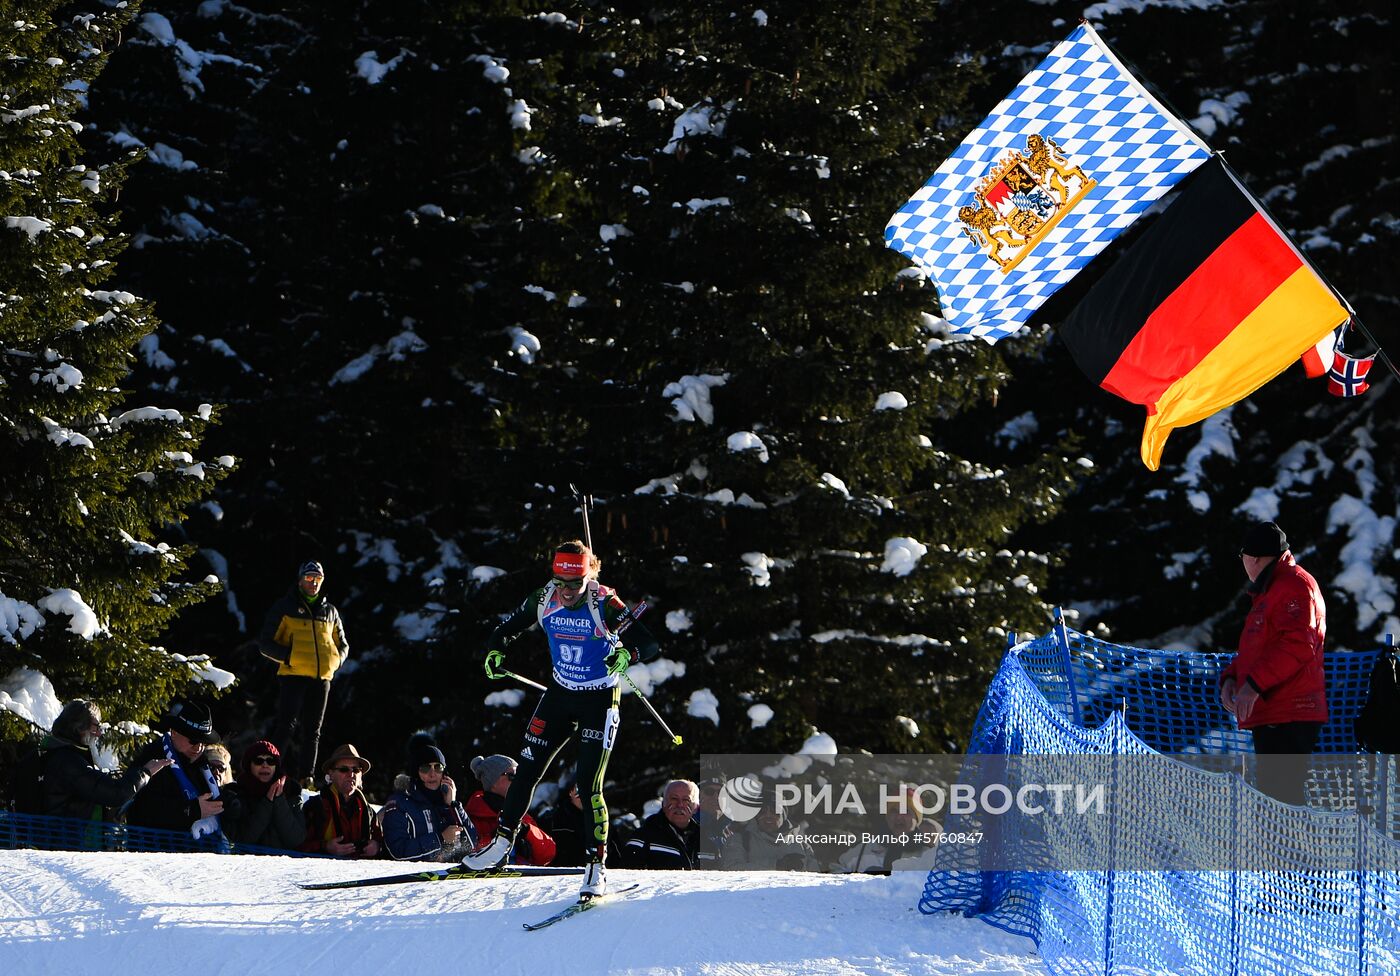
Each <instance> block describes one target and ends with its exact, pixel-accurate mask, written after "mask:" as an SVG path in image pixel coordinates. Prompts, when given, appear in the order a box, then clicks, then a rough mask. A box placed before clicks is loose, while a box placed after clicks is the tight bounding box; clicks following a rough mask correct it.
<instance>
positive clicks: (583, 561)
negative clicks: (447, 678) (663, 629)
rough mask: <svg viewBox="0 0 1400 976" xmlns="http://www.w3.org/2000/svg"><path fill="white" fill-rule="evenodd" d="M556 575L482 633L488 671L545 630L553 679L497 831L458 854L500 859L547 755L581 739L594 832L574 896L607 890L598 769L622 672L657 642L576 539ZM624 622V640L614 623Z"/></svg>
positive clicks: (581, 774) (498, 674) (650, 654)
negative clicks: (521, 640)
mask: <svg viewBox="0 0 1400 976" xmlns="http://www.w3.org/2000/svg"><path fill="white" fill-rule="evenodd" d="M551 568H552V569H553V571H554V577H553V579H551V580H550V581H549V582H548V583H546V584H545V585H544V586H542V587H540V588H539V589H537V590H535V591H533V592H532V593H531V594H530V595H529V596H527V597H526V598H525V602H523V603H522V604H520V606H519V607H517V608H516V609H515V611H514V612H513V613H512V614H511V615H510V616H509V617H507V618H506V619H505V620H504V621H502V623H501V625H500V626H498V627H497V628H496V629H495V631H493V632H492V634H491V636H490V637H489V638H487V641H486V647H487V651H486V660H485V662H484V663H485V665H486V675H487V677H489V678H493V679H494V678H503V677H506V673H505V672H503V671H500V670H497V669H498V668H500V667H501V665H502V664H503V663H504V661H505V648H506V647H507V646H508V645H509V644H510V642H511V641H513V640H515V639H516V638H518V637H520V635H522V634H523V633H525V631H527V630H529V629H530V628H531V627H535V626H538V627H539V628H540V630H541V631H543V632H544V636H545V640H546V641H547V643H548V645H549V656H550V660H551V662H552V664H553V677H554V681H553V683H552V684H551V685H550V687H549V688H547V689H546V690H545V692H544V694H543V695H541V696H540V700H539V703H538V704H537V705H536V706H535V711H534V714H533V715H531V716H530V724H529V727H528V728H527V729H526V730H525V742H524V744H523V745H522V746H521V747H520V758H521V760H523V762H524V766H523V767H522V768H521V775H520V776H519V778H518V779H517V780H516V781H515V784H514V786H513V787H512V788H511V790H510V794H509V795H508V796H507V797H506V802H505V806H504V807H503V808H502V810H501V815H500V818H499V827H498V833H497V835H496V836H495V837H494V838H491V837H489V835H485V834H483V835H482V838H481V839H482V844H483V846H482V847H481V848H480V849H479V850H475V851H472V852H471V853H470V854H468V855H467V856H466V857H464V858H463V859H462V863H463V864H465V865H466V866H467V867H469V868H476V869H481V868H489V867H494V866H495V865H497V864H500V863H502V862H504V861H505V859H506V857H507V856H508V855H509V854H510V851H511V850H512V847H513V845H514V842H515V835H516V834H517V833H518V832H519V829H520V824H521V822H522V821H521V817H522V816H523V815H524V813H525V811H526V810H528V809H529V808H530V801H531V799H532V798H533V796H534V794H535V787H536V786H537V785H539V782H540V777H541V776H543V775H544V771H545V769H547V768H548V766H549V764H550V762H552V761H553V757H554V756H556V755H558V753H559V750H561V749H563V748H564V746H565V744H566V743H568V741H569V740H570V739H573V738H575V737H577V739H578V763H577V770H578V776H577V778H578V782H579V783H581V784H583V789H585V790H586V791H587V799H586V800H585V802H584V805H585V806H586V807H587V808H588V810H589V812H590V814H591V816H592V819H593V841H592V846H591V848H590V850H589V858H588V862H587V863H586V864H585V865H584V871H583V884H582V885H580V886H579V897H581V898H584V899H587V898H592V897H594V896H595V895H601V894H603V893H605V892H606V891H607V885H608V879H607V870H606V868H605V867H604V866H603V861H604V858H605V857H606V856H607V852H608V827H609V823H610V818H609V816H608V805H607V802H606V800H604V798H603V774H604V772H605V771H606V770H607V768H608V757H609V756H611V755H612V747H613V741H614V740H615V739H616V737H617V729H618V725H619V723H620V721H621V717H620V712H619V711H618V703H619V699H620V696H621V694H622V691H621V680H622V679H621V677H620V676H625V674H626V672H627V668H628V666H629V665H630V664H631V663H632V659H633V657H634V656H635V657H636V658H637V659H638V660H640V661H642V662H650V661H653V660H655V659H656V658H657V657H659V656H660V654H661V648H660V647H659V646H658V645H657V643H656V638H655V637H652V636H651V634H650V633H649V632H648V631H647V629H646V628H645V627H644V626H642V625H641V624H639V623H636V622H635V621H634V618H632V617H631V616H630V614H629V611H628V609H627V604H625V603H624V602H623V601H622V598H621V597H620V596H618V595H617V593H616V592H615V591H613V590H612V589H610V588H609V587H606V586H603V585H602V584H601V583H599V582H598V574H599V572H600V571H601V569H602V562H601V561H600V560H599V559H598V557H597V556H596V555H595V554H594V553H593V552H592V551H591V550H589V548H588V547H587V546H585V545H584V544H583V543H582V542H580V541H579V540H578V539H571V540H569V541H568V542H565V543H563V544H561V545H560V546H559V547H558V548H557V549H556V550H555V552H554V558H553V560H552V562H551ZM625 622H630V623H631V629H630V630H628V631H627V643H628V644H629V645H631V647H630V648H628V647H624V646H622V643H621V642H620V639H619V637H618V633H619V632H620V629H621V627H622V626H623V625H624V623H625Z"/></svg>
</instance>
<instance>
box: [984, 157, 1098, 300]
mask: <svg viewBox="0 0 1400 976" xmlns="http://www.w3.org/2000/svg"><path fill="white" fill-rule="evenodd" d="M1097 185H1098V181H1097V180H1094V179H1091V178H1090V177H1089V176H1087V175H1086V174H1085V173H1084V171H1083V170H1082V169H1080V168H1079V167H1078V166H1076V165H1073V164H1072V163H1071V161H1070V159H1069V157H1068V156H1067V155H1066V154H1065V153H1064V152H1063V151H1062V150H1061V149H1060V147H1059V146H1058V145H1057V144H1056V143H1055V140H1053V139H1046V138H1045V136H1044V135H1042V134H1040V133H1035V134H1032V135H1029V136H1027V137H1026V148H1025V151H1024V152H1022V151H1020V150H1014V149H1013V150H1012V151H1011V152H1009V153H1007V154H1006V155H1005V156H1003V157H1002V158H1001V159H999V160H997V163H996V165H995V166H993V167H992V168H991V170H989V171H988V173H987V175H986V176H984V177H982V179H981V180H979V181H978V183H977V188H976V190H975V191H974V197H975V199H974V201H973V202H972V203H971V204H969V205H967V206H965V207H962V208H961V209H959V210H958V219H959V220H961V221H962V224H963V233H964V234H966V235H967V236H968V237H970V238H971V239H972V240H973V241H974V242H975V243H976V244H977V246H978V247H979V248H981V249H982V250H983V252H985V253H986V254H987V256H988V257H990V258H991V259H992V260H993V261H995V262H996V263H997V266H998V267H1000V268H1001V270H1002V273H1003V274H1005V273H1008V272H1010V271H1011V269H1012V268H1014V267H1016V265H1017V264H1019V263H1020V262H1021V260H1022V258H1024V257H1026V255H1028V254H1030V253H1031V251H1032V250H1033V249H1034V248H1035V246H1036V244H1038V243H1040V241H1041V240H1042V239H1043V238H1044V237H1045V235H1046V234H1048V233H1050V231H1051V230H1053V229H1054V227H1055V225H1056V224H1057V223H1059V222H1060V219H1061V218H1062V217H1064V215H1065V214H1067V213H1069V212H1070V211H1071V210H1073V209H1074V206H1075V204H1077V203H1078V202H1079V201H1080V200H1082V199H1084V194H1086V193H1088V192H1089V191H1090V190H1091V189H1093V188H1094V187H1095V186H1097Z"/></svg>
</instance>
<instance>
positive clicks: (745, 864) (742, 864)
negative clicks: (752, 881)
mask: <svg viewBox="0 0 1400 976" xmlns="http://www.w3.org/2000/svg"><path fill="white" fill-rule="evenodd" d="M797 831H798V828H797V827H795V826H794V825H793V823H792V821H790V820H788V818H787V816H786V814H784V813H783V812H782V811H780V810H779V809H778V801H777V798H776V797H774V796H772V795H768V796H765V797H764V800H763V806H761V807H759V810H758V815H757V816H756V817H754V818H753V819H752V820H750V821H749V822H748V823H746V824H744V826H743V827H742V828H741V829H739V830H737V831H735V832H734V840H733V842H732V843H731V844H730V845H729V864H728V865H727V866H728V867H739V868H743V869H745V870H750V871H811V870H813V869H815V868H816V866H817V862H816V858H814V857H813V856H812V848H811V846H810V845H808V844H807V842H806V841H799V840H793V839H790V835H792V834H794V833H796V832H797ZM736 861H737V863H735V862H736Z"/></svg>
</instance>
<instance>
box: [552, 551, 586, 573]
mask: <svg viewBox="0 0 1400 976" xmlns="http://www.w3.org/2000/svg"><path fill="white" fill-rule="evenodd" d="M554 575H555V576H566V577H567V576H587V575H588V553H586V552H556V553H555V554H554Z"/></svg>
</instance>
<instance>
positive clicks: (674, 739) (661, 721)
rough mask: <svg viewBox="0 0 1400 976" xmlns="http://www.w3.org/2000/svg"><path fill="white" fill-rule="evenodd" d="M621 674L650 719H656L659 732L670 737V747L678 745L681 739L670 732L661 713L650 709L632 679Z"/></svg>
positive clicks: (623, 673) (648, 702) (624, 673)
mask: <svg viewBox="0 0 1400 976" xmlns="http://www.w3.org/2000/svg"><path fill="white" fill-rule="evenodd" d="M621 674H622V680H623V681H625V682H627V687H629V688H631V689H632V690H633V691H634V692H636V693H637V697H638V698H640V699H641V700H642V704H643V705H645V706H646V707H647V711H649V712H651V717H652V718H654V719H656V724H657V725H659V726H661V731H662V732H665V733H666V734H667V735H669V736H670V737H671V745H673V746H678V745H680V744H681V737H680V736H678V735H676V733H674V732H672V731H671V727H670V726H669V725H667V724H666V720H665V719H664V718H662V717H661V713H659V712H658V711H657V710H656V709H655V708H654V707H652V704H651V702H650V701H648V700H647V696H646V695H644V694H642V689H640V688H638V687H637V685H636V683H635V682H634V681H633V680H632V678H631V677H630V676H629V675H628V674H627V672H626V671H623V672H621Z"/></svg>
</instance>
